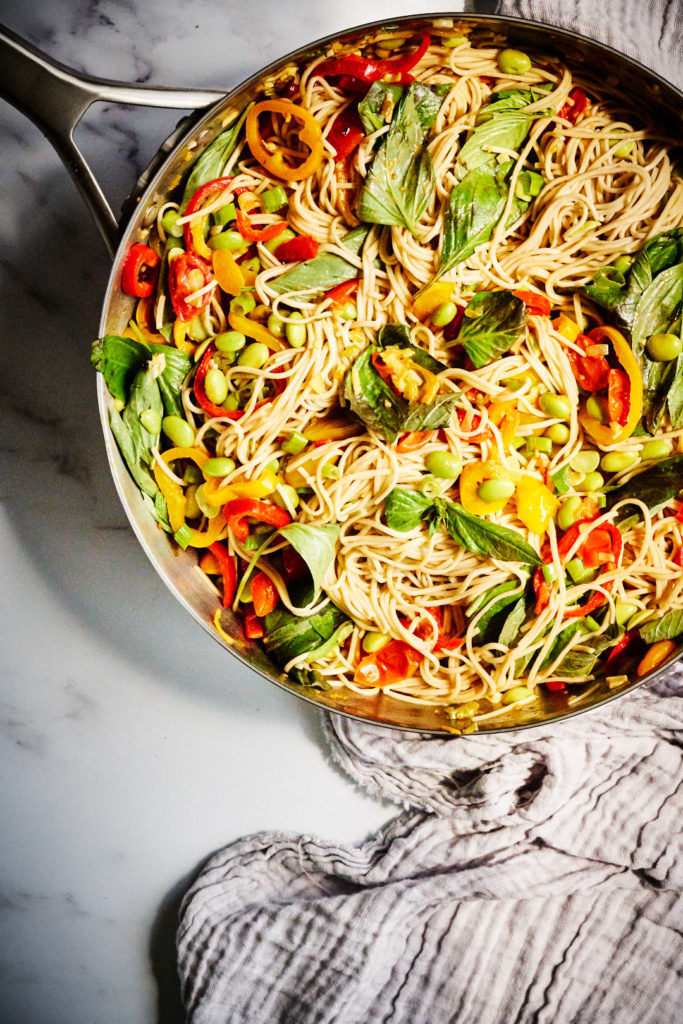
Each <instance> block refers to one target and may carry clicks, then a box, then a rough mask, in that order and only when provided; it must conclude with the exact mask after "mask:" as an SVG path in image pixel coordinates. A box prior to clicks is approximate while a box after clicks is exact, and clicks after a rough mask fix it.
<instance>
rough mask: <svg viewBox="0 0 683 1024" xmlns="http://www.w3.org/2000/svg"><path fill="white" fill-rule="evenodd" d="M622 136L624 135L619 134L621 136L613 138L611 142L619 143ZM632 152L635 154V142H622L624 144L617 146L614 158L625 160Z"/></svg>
mask: <svg viewBox="0 0 683 1024" xmlns="http://www.w3.org/2000/svg"><path fill="white" fill-rule="evenodd" d="M621 134H623V133H622V132H619V134H618V135H617V136H616V137H612V138H611V139H610V142H618V141H619V135H621ZM632 152H633V140H631V141H630V142H622V144H621V145H620V146H617V148H616V149H615V150H614V156H616V157H617V158H618V159H619V160H623V159H624V158H625V157H627V156H629V155H630V154H631V153H632Z"/></svg>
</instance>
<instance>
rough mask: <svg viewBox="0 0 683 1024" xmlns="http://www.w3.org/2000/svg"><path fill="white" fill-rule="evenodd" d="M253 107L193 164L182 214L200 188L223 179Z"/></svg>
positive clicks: (245, 110)
mask: <svg viewBox="0 0 683 1024" xmlns="http://www.w3.org/2000/svg"><path fill="white" fill-rule="evenodd" d="M253 105H254V104H253V103H250V104H249V105H248V106H247V107H245V108H244V110H243V111H242V113H241V114H240V115H239V117H238V118H237V120H236V121H235V122H234V123H233V124H232V125H230V127H229V128H226V129H225V131H223V132H221V133H220V135H217V136H216V138H215V139H214V140H213V142H212V143H211V144H210V145H208V146H207V147H206V149H205V150H204V152H203V153H201V155H200V156H199V157H198V159H197V160H196V161H195V163H194V164H193V166H192V170H191V171H190V175H189V177H188V179H187V181H186V182H185V189H184V191H183V198H182V201H181V203H180V213H181V214H182V213H184V212H185V208H186V207H187V204H188V203H189V201H190V199H191V198H192V196H193V195H194V194H195V192H196V191H197V189H198V188H201V186H202V185H206V184H207V183H208V182H210V181H213V180H214V178H220V177H221V175H222V173H223V168H224V167H225V165H226V163H227V162H228V159H229V157H230V156H232V154H233V152H234V150H235V146H236V145H237V143H238V141H239V136H240V132H241V131H242V125H243V124H244V122H245V120H246V117H247V114H248V113H249V108H250V107H253Z"/></svg>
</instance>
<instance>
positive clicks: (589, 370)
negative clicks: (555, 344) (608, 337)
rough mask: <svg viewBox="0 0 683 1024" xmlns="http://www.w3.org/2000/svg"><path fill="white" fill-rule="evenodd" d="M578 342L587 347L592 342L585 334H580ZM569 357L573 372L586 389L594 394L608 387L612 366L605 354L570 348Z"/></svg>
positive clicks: (568, 350)
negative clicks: (593, 354) (595, 354)
mask: <svg viewBox="0 0 683 1024" xmlns="http://www.w3.org/2000/svg"><path fill="white" fill-rule="evenodd" d="M576 344H577V345H581V346H582V348H584V349H585V348H587V346H588V345H590V344H592V342H591V339H590V338H587V337H586V335H585V334H579V336H578V338H577V339H576ZM567 358H568V359H569V365H570V366H571V368H572V373H573V374H574V376H575V377H576V380H577V382H578V384H579V385H580V386H581V387H582V388H583V389H584V391H590V392H591V394H593V393H594V392H595V391H602V389H603V388H606V387H607V384H608V380H609V370H610V366H609V363H608V362H607V360H606V359H605V357H604V356H587V355H585V354H583V355H582V354H580V353H579V352H576V351H575V350H574V349H573V348H570V349H567Z"/></svg>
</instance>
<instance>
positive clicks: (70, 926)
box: [0, 0, 461, 1024]
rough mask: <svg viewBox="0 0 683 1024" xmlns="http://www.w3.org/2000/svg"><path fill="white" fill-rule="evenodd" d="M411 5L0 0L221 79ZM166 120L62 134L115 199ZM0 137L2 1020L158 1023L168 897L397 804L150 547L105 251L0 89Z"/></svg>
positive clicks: (96, 64)
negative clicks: (121, 460)
mask: <svg viewBox="0 0 683 1024" xmlns="http://www.w3.org/2000/svg"><path fill="white" fill-rule="evenodd" d="M419 6H420V5H419V4H418V3H416V2H415V0H412V2H411V0H408V2H405V0H403V2H401V0H371V2H369V3H363V2H360V0H353V2H347V3H346V4H344V5H338V4H332V3H330V2H328V0H324V2H320V0H319V2H317V3H315V4H314V3H305V2H304V0H290V2H286V0H279V2H276V0H250V2H249V3H238V2H237V0H194V2H193V3H192V4H183V5H180V4H177V5H176V4H169V3H168V2H165V0H144V2H143V0H32V2H31V3H30V4H20V3H19V2H18V0H2V2H0V21H2V22H4V23H5V24H6V25H7V26H8V27H10V28H11V29H13V30H14V31H15V32H17V33H18V34H20V35H22V36H23V37H24V38H26V39H28V40H30V41H31V42H32V43H33V44H34V45H36V46H38V47H40V48H42V49H44V50H45V51H46V52H47V53H49V54H50V55H52V56H53V57H54V58H56V59H58V60H60V61H62V62H64V63H65V64H68V65H71V66H72V67H75V68H77V69H82V70H84V71H87V72H89V73H91V74H97V75H101V76H105V77H111V78H119V79H122V80H129V81H148V82H153V83H155V84H168V85H182V86H203V87H226V88H227V87H229V86H231V85H233V84H236V83H237V82H239V81H240V80H241V79H242V78H244V77H245V76H246V75H247V74H249V73H251V72H253V71H255V70H257V69H258V68H259V67H261V66H262V65H264V64H266V63H267V62H269V61H270V60H273V59H275V58H276V57H278V56H279V55H280V54H282V53H284V52H286V51H288V50H290V49H292V48H294V47H295V46H297V45H300V44H301V43H304V42H306V41H308V40H310V39H313V38H315V37H317V36H320V35H323V34H325V33H327V32H331V31H334V30H336V29H339V28H342V27H344V26H346V25H351V24H356V23H359V22H362V21H366V20H369V19H370V18H373V17H382V16H384V15H386V16H390V15H392V14H393V15H396V14H401V13H411V11H413V10H414V9H415V8H418V7H419ZM459 6H461V5H457V4H456V5H455V7H456V9H458V7H459ZM430 7H432V5H431V4H430V5H428V7H425V9H429V8H430ZM451 9H453V8H451ZM177 119H178V115H177V114H176V113H173V112H169V111H151V110H133V109H120V108H114V107H112V108H108V107H107V108H99V107H98V108H92V109H91V111H89V112H88V114H87V115H86V118H85V119H84V122H83V124H82V126H81V128H80V129H79V132H78V140H79V143H80V144H81V145H82V148H83V150H84V151H85V153H86V155H87V156H88V158H89V159H90V160H91V162H92V165H93V167H94V169H95V170H96V172H97V174H98V175H99V177H100V178H101V180H102V182H103V184H104V187H105V190H106V191H107V192H108V194H109V195H110V197H111V199H112V203H113V205H114V207H115V208H118V206H119V205H120V203H121V202H122V200H123V199H124V197H125V196H126V195H127V193H128V192H129V190H130V189H131V188H132V186H133V184H134V182H135V180H136V178H137V176H138V174H139V173H140V172H141V170H142V169H143V168H144V166H145V165H146V163H147V161H148V160H149V159H150V158H151V156H152V155H153V153H154V152H155V150H156V148H157V146H158V145H159V143H160V142H161V140H162V139H163V138H165V136H166V135H167V134H168V132H169V131H170V130H171V128H172V127H173V126H174V125H175V123H176V121H177ZM0 151H1V152H2V160H1V161H0V195H2V203H0V236H1V237H2V239H3V242H2V254H1V258H0V309H2V311H3V312H2V324H3V330H2V335H3V336H2V368H1V370H0V392H1V394H2V405H1V409H2V420H1V424H2V427H1V430H0V495H1V497H2V508H1V511H0V550H1V551H2V558H1V559H0V575H1V580H2V582H1V584H0V601H1V609H0V622H2V627H1V629H2V648H1V649H2V663H1V664H2V668H1V670H0V758H1V763H2V772H1V774H0V808H1V812H0V813H1V815H2V817H1V819H0V820H1V821H2V829H1V831H0V979H1V983H0V1020H1V1021H2V1022H3V1024H81V1022H88V1024H114V1022H117V1024H118V1022H121V1021H131V1022H135V1024H146V1022H153V1021H157V1020H158V1021H161V1022H163V1024H174V1022H177V1021H181V1020H182V1012H181V1009H180V1005H179V998H178V994H177V987H176V984H175V979H174V971H175V964H174V935H173V933H174V925H175V914H176V911H177V905H178V900H179V898H180V896H181V895H182V893H183V892H184V891H185V889H186V887H187V885H188V883H189V881H190V879H191V877H192V876H193V875H194V873H195V872H196V870H197V867H198V866H199V864H200V863H201V862H202V861H203V860H204V859H205V858H206V857H207V856H208V855H209V854H210V853H211V852H212V851H214V850H215V849H216V848H218V847H220V846H222V845H224V844H225V843H227V842H229V841H230V840H232V839H234V838H237V837H238V836H241V835H244V834H246V833H248V832H252V831H256V830H261V829H275V828H277V829H291V830H293V831H302V832H308V833H314V834H319V835H321V836H325V837H327V838H339V839H348V840H354V839H360V838H362V837H363V836H364V835H366V834H367V833H368V832H369V831H370V830H373V829H374V828H375V827H376V826H377V825H379V824H380V823H381V822H383V821H384V820H386V819H387V818H388V817H390V816H391V815H393V813H394V809H393V807H391V806H390V805H388V804H382V803H380V802H378V801H375V800H372V799H370V798H369V797H366V796H364V795H363V794H361V793H360V792H358V791H357V790H355V789H354V788H353V786H352V784H351V783H350V782H349V781H348V780H347V779H346V778H345V777H343V776H342V775H341V774H340V773H339V772H337V771H336V770H335V769H334V768H333V767H331V765H330V764H329V763H328V761H327V760H326V754H325V751H324V749H323V748H322V744H321V741H320V735H319V727H318V719H317V714H316V713H315V712H313V711H312V710H310V709H309V708H308V707H307V706H305V705H304V704H303V703H301V702H299V701H297V700H296V699H295V698H293V697H291V696H289V695H286V694H284V693H282V692H280V691H279V690H277V689H276V688H275V687H273V686H271V685H270V684H268V683H266V682H265V681H263V680H261V679H260V678H259V677H257V676H255V675H250V674H249V673H248V672H246V671H243V670H242V669H241V668H240V667H239V666H237V663H233V662H232V661H231V660H230V659H229V658H228V657H227V656H226V654H225V653H224V652H223V651H222V650H221V649H220V648H219V647H218V645H217V644H215V643H214V642H213V641H212V640H211V639H210V637H208V636H207V635H206V634H205V633H204V632H203V631H202V630H201V629H200V628H199V627H198V626H197V625H196V624H195V623H194V622H193V621H192V620H191V619H190V618H189V616H187V614H186V613H185V612H183V610H182V609H181V608H180V606H179V605H178V604H177V603H176V602H175V601H174V599H173V598H172V596H171V595H170V593H169V592H168V591H167V590H166V589H165V587H164V586H163V584H162V583H161V581H160V580H159V579H158V577H157V576H156V573H155V572H154V570H153V569H152V567H151V566H150V565H149V564H148V563H147V561H146V559H145V557H144V555H143V554H142V551H141V549H140V548H139V546H138V544H137V541H136V540H135V538H134V536H133V534H132V532H131V530H130V528H129V526H128V523H127V520H126V518H125V515H124V512H123V510H122V508H121V506H120V504H119V502H118V499H117V496H116V494H115V491H114V487H113V485H112V482H111V480H110V477H109V471H108V468H107V464H106V461H105V454H104V446H103V441H102V437H101V433H100V426H99V419H98V415H97V407H96V400H95V379H94V373H93V371H92V370H91V369H90V366H89V346H90V342H91V340H92V339H93V338H94V337H95V335H96V333H97V326H98V321H99V309H100V303H101V299H102V295H103V292H104V289H105V285H106V281H107V275H108V260H107V256H106V253H105V250H104V246H103V244H102V241H101V239H100V238H99V237H98V236H97V234H96V231H95V229H94V227H93V226H92V224H91V222H90V221H89V219H88V215H87V213H86V210H85V207H84V206H83V204H82V201H81V199H80V197H79V195H78V194H77V192H76V190H75V188H74V186H73V184H72V182H71V181H70V179H69V178H68V177H67V174H66V172H65V171H64V169H63V168H62V166H61V164H60V163H59V161H58V159H57V157H56V156H55V154H54V153H53V151H52V150H51V148H50V146H49V144H48V143H47V142H46V141H45V139H43V138H42V136H41V135H40V133H39V132H38V130H37V129H36V128H35V127H34V126H33V125H32V124H30V123H29V122H28V121H27V120H25V119H24V118H23V117H22V116H21V115H20V114H19V113H17V112H16V111H14V110H13V109H12V108H10V107H9V106H7V104H5V103H4V102H3V103H1V104H0Z"/></svg>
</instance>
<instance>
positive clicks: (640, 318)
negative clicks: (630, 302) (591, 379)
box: [631, 263, 683, 434]
mask: <svg viewBox="0 0 683 1024" xmlns="http://www.w3.org/2000/svg"><path fill="white" fill-rule="evenodd" d="M682 309H683V263H678V264H676V265H675V266H673V267H669V268H668V270H663V271H662V272H661V273H660V274H659V275H658V276H657V277H656V278H655V279H654V281H653V282H652V284H650V285H648V287H647V288H646V289H645V291H644V292H643V294H642V296H641V298H640V301H639V302H638V305H637V307H636V311H635V317H634V320H633V325H632V328H631V347H632V349H633V353H634V355H635V357H636V359H637V360H638V364H639V366H640V371H641V373H642V376H643V422H644V423H645V426H646V428H647V429H648V431H649V432H650V433H651V434H654V433H656V431H657V427H658V425H659V422H660V420H661V418H662V415H663V414H664V410H665V407H666V404H667V399H668V396H669V393H670V392H671V390H672V388H673V386H674V383H675V380H676V376H677V372H678V369H679V361H678V360H676V361H673V360H672V361H671V362H668V363H667V362H657V361H655V360H653V359H650V358H649V356H648V354H647V351H646V348H645V344H646V342H647V339H648V338H649V337H650V335H652V334H664V333H667V332H668V331H670V330H671V328H672V326H673V325H674V323H675V322H676V321H677V320H678V318H679V316H680V313H681V310H682Z"/></svg>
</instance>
